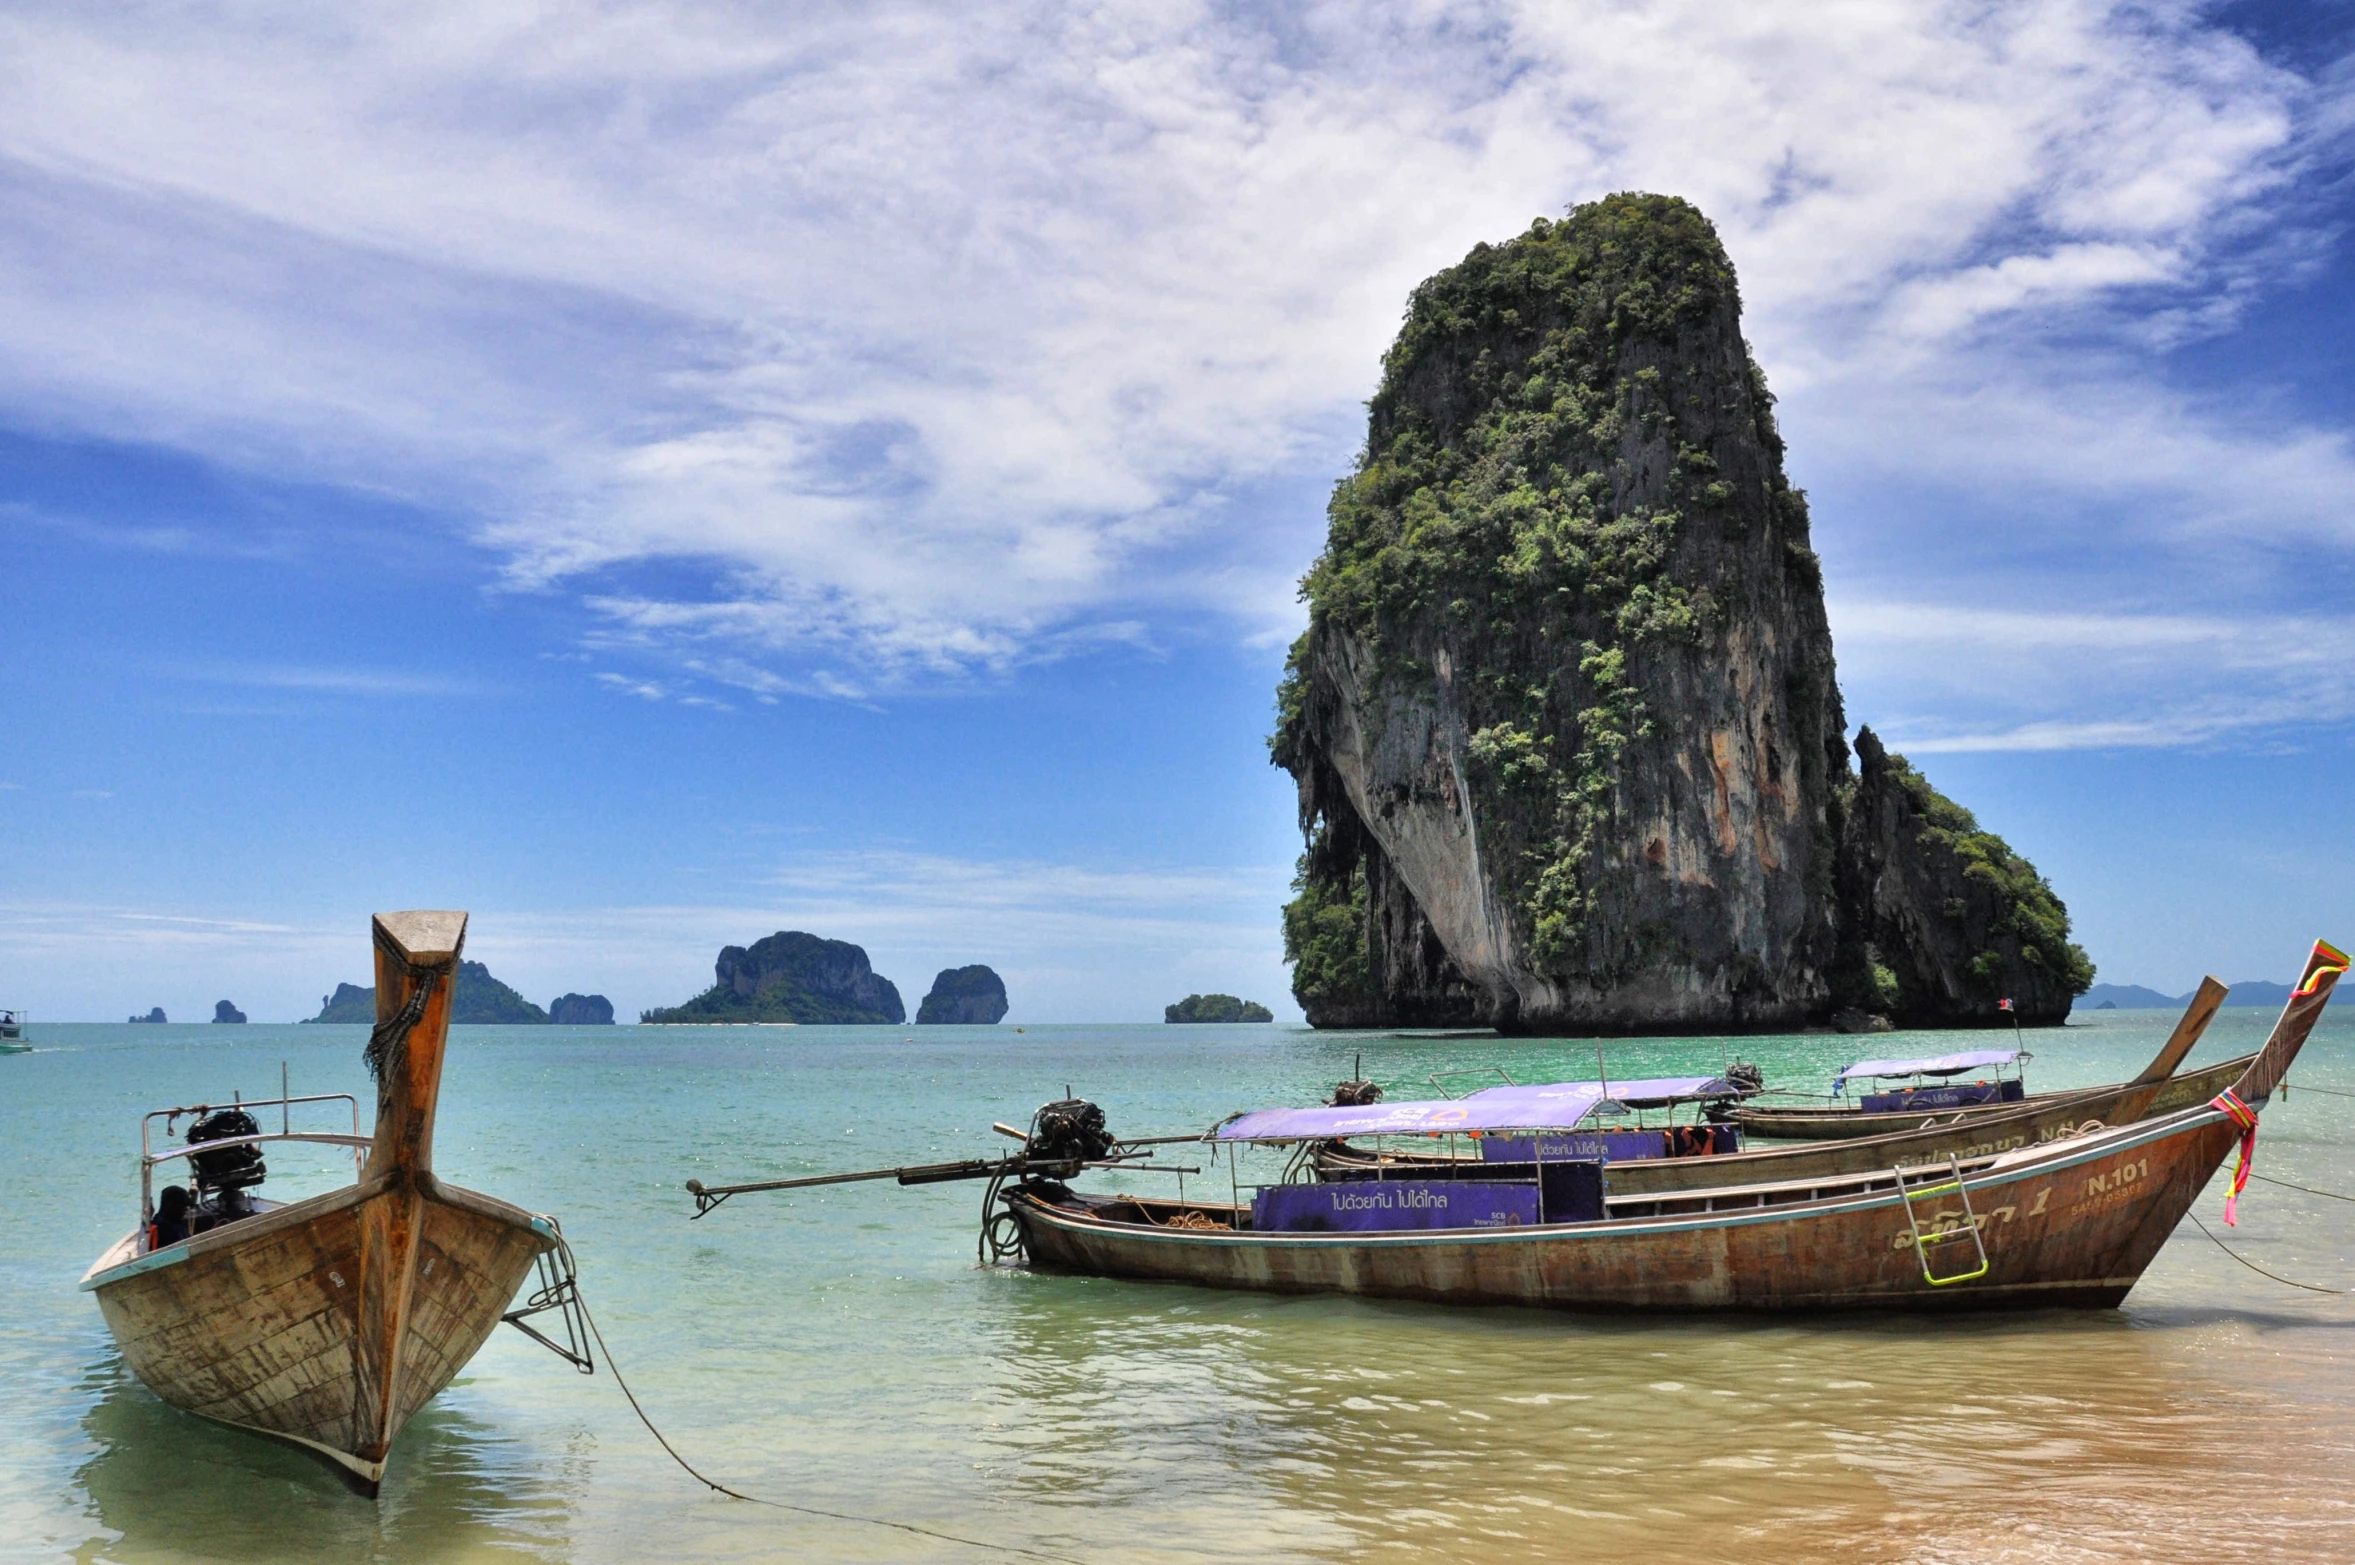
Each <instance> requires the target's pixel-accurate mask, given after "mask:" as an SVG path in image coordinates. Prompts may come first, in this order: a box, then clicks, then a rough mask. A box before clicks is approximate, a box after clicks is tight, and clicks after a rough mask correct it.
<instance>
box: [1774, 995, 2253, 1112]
mask: <svg viewBox="0 0 2355 1565" xmlns="http://www.w3.org/2000/svg"><path fill="white" fill-rule="evenodd" d="M2211 989H2212V990H2213V991H2214V993H2215V995H2216V999H2217V1003H2218V1004H2221V1003H2223V995H2224V992H2225V990H2224V986H2223V985H2222V984H2219V983H2217V982H2216V980H2215V979H2213V978H2210V979H2206V980H2204V981H2203V982H2202V983H2201V985H2200V988H2199V991H2198V993H2196V994H2195V995H2194V996H2193V997H2192V1005H2193V1007H2194V1009H2197V1008H2198V1007H2199V1005H2200V1004H2201V1002H2202V1000H2203V999H2205V998H2206V997H2207V996H2208V994H2209V993H2210V991H2211ZM2197 1038H2198V1034H2196V1033H2195V1034H2193V1035H2192V1036H2191V1038H2189V1039H2185V1038H2183V1037H2182V1034H2181V1031H2180V1030H2178V1032H2177V1034H2176V1037H2175V1038H2172V1039H2170V1040H2169V1047H2168V1048H2165V1049H2161V1050H2160V1051H2159V1056H2158V1058H2156V1059H2154V1060H2152V1061H2151V1063H2150V1064H2149V1065H2147V1066H2145V1067H2144V1068H2143V1072H2142V1074H2141V1075H2139V1076H2137V1077H2135V1078H2134V1079H2133V1080H2132V1081H2124V1082H2119V1083H2117V1084H2116V1085H2115V1086H2109V1087H2087V1088H2080V1089H2077V1090H2075V1091H2071V1092H2039V1093H2030V1092H2028V1091H2027V1090H2026V1087H2025V1084H2024V1083H2023V1081H2022V1079H2021V1076H2020V1074H2019V1071H2018V1062H2020V1061H2022V1060H2026V1059H2027V1058H2029V1056H2028V1054H2027V1053H2026V1052H2025V1051H2024V1050H2017V1049H1984V1050H1976V1051H1973V1052H1970V1053H1967V1054H1949V1055H1941V1056H1938V1057H1935V1058H1930V1059H1919V1060H1859V1061H1858V1062H1857V1063H1855V1064H1854V1065H1851V1066H1849V1067H1848V1068H1847V1069H1845V1070H1843V1071H1841V1072H1840V1073H1839V1075H1837V1076H1835V1077H1833V1078H1832V1090H1833V1092H1834V1093H1839V1092H1841V1091H1843V1090H1844V1089H1845V1087H1846V1086H1847V1084H1848V1083H1850V1082H1852V1081H1868V1080H1884V1081H1885V1080H1897V1079H1903V1078H1908V1077H1910V1078H1913V1079H1914V1083H1915V1084H1914V1085H1909V1086H1904V1087H1898V1088H1894V1089H1892V1090H1890V1091H1887V1092H1866V1093H1862V1094H1860V1095H1859V1098H1858V1100H1857V1101H1856V1102H1854V1103H1850V1104H1809V1105H1804V1106H1802V1105H1797V1104H1793V1105H1781V1104H1763V1103H1745V1104H1743V1105H1742V1106H1741V1107H1740V1108H1738V1109H1736V1110H1735V1111H1734V1116H1733V1120H1734V1123H1735V1124H1736V1125H1738V1126H1740V1127H1741V1129H1742V1133H1743V1134H1744V1135H1748V1136H1757V1137H1760V1138H1761V1139H1771V1140H1776V1141H1842V1140H1847V1139H1850V1138H1853V1137H1859V1136H1882V1135H1887V1134H1888V1133H1889V1132H1891V1131H1896V1130H1911V1129H1913V1128H1914V1127H1915V1126H1917V1125H1920V1124H1923V1123H1924V1122H1925V1117H1926V1116H1930V1115H1935V1116H1937V1117H1938V1118H1939V1119H1941V1120H1946V1121H1952V1120H1954V1119H1956V1118H1957V1117H1960V1118H1964V1119H1969V1118H1974V1117H1977V1116H1979V1115H1985V1114H2001V1113H2004V1112H2006V1111H2007V1110H2013V1109H2018V1108H2020V1107H2021V1106H2022V1105H2024V1104H2032V1105H2037V1106H2041V1107H2045V1108H2058V1107H2060V1106H2061V1105H2062V1104H2065V1103H2067V1102H2069V1101H2070V1100H2072V1099H2078V1098H2086V1097H2089V1096H2091V1095H2094V1094H2101V1093H2111V1094H2115V1093H2121V1092H2126V1091H2130V1090H2132V1089H2134V1088H2138V1087H2146V1086H2148V1085H2150V1084H2151V1083H2152V1082H2154V1081H2165V1080H2166V1079H2167V1078H2168V1077H2170V1076H2172V1075H2173V1074H2174V1073H2175V1067H2176V1066H2178V1065H2180V1064H2182V1063H2183V1057H2184V1055H2186V1054H2188V1053H2190V1052H2191V1045H2192V1043H2193V1042H2195V1041H2197ZM2178 1042H2180V1043H2181V1047H2180V1048H2176V1047H2174V1046H2175V1044H2177V1043H2178ZM2005 1065H2011V1066H2013V1067H2014V1070H2013V1074H2012V1075H2010V1076H2008V1077H2007V1076H2004V1075H2003V1073H2002V1072H2003V1067H2004V1066H2005ZM1973 1071H1982V1072H1987V1073H1989V1074H1988V1076H1987V1078H1986V1079H1983V1080H1980V1081H1973V1082H1958V1081H1955V1080H1953V1078H1954V1077H1956V1076H1960V1075H1963V1074H1965V1073H1969V1072H1973ZM1925 1078H1930V1079H1931V1080H1925ZM2223 1085H2225V1086H2229V1085H2230V1082H2226V1083H2224V1084H2223ZM2218 1090H2222V1089H2221V1087H2220V1088H2219V1089H2218ZM2181 1106H2182V1105H2181V1104H2177V1103H2173V1102H2171V1101H2167V1100H2165V1099H2162V1100H2161V1104H2160V1105H2159V1107H2158V1108H2157V1109H2156V1110H2155V1111H2156V1112H2164V1111H2165V1109H2167V1108H2176V1107H2181Z"/></svg>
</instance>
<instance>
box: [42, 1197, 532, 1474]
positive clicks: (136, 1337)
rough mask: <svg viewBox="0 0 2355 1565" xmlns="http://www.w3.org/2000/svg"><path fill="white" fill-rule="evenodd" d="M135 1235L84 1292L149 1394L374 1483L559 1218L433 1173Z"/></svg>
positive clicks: (94, 1271) (96, 1270) (487, 1330)
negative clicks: (178, 1240)
mask: <svg viewBox="0 0 2355 1565" xmlns="http://www.w3.org/2000/svg"><path fill="white" fill-rule="evenodd" d="M135 1239H136V1236H135V1235H134V1236H131V1237H129V1238H126V1239H125V1240H124V1241H123V1242H122V1243H121V1244H119V1245H117V1246H116V1247H115V1249H114V1250H113V1251H110V1252H109V1253H108V1254H107V1255H106V1256H104V1257H101V1258H100V1260H99V1262H98V1264H97V1265H96V1266H94V1267H92V1268H91V1271H90V1274H89V1276H87V1277H86V1278H84V1279H83V1282H82V1286H83V1287H84V1288H85V1289H87V1290H89V1291H92V1292H95V1293H96V1294H97V1295H98V1307H99V1309H100V1310H101V1311H102V1312H103V1313H104V1315H105V1317H106V1324H107V1327H108V1329H109V1330H111V1331H112V1332H113V1333H114V1338H115V1341H116V1343H117V1344H119V1345H120V1347H121V1348H122V1353H123V1359H124V1361H125V1362H126V1363H128V1364H129V1365H130V1367H131V1369H132V1372H133V1373H135V1374H137V1375H138V1377H139V1378H140V1379H141V1380H142V1381H144V1382H146V1384H147V1386H148V1387H149V1389H151V1390H153V1391H154V1392H155V1394H156V1395H157V1396H159V1397H162V1398H163V1399H164V1400H165V1401H166V1402H169V1403H171V1404H172V1405H173V1406H175V1407H181V1408H185V1409H187V1410H188V1411H189V1412H192V1413H200V1414H202V1415H204V1416H205V1417H207V1418H214V1419H219V1420H220V1421H222V1422H223V1423H227V1424H234V1425H236V1426H238V1427H239V1428H243V1429H251V1430H255V1431H258V1432H260V1433H262V1434H267V1435H276V1436H279V1437H280V1438H282V1439H286V1440H291V1441H294V1442H296V1443H298V1444H300V1445H303V1446H306V1447H309V1448H310V1449H311V1450H313V1451H317V1452H319V1453H321V1454H322V1455H325V1456H327V1457H329V1458H331V1459H332V1460H333V1461H334V1462H335V1463H336V1464H337V1465H338V1466H340V1467H342V1468H343V1469H344V1470H345V1471H347V1472H348V1473H349V1474H350V1475H351V1476H352V1478H353V1479H354V1480H355V1481H356V1482H357V1483H358V1484H359V1485H360V1486H362V1487H363V1488H366V1489H369V1490H371V1491H372V1490H373V1489H374V1487H375V1485H376V1483H377V1482H378V1481H379V1480H380V1479H381V1478H382V1477H383V1475H384V1463H385V1458H386V1455H387V1454H388V1453H389V1452H390V1450H391V1448H392V1443H393V1440H394V1438H395V1437H396V1436H398V1435H399V1434H400V1432H401V1427H402V1426H403V1425H404V1424H406V1423H407V1422H408V1420H409V1418H410V1417H411V1415H413V1414H414V1413H415V1412H416V1411H417V1410H418V1409H419V1408H420V1407H423V1406H424V1405H425V1404H426V1403H427V1402H428V1401H430V1400H431V1399H432V1398H433V1397H434V1395H435V1394H436V1393H438V1392H439V1391H441V1389H442V1388H443V1387H445V1386H447V1385H448V1384H449V1383H450V1380H451V1378H452V1377H453V1376H455V1375H456V1374H457V1373H458V1371H459V1370H460V1369H461V1368H463V1367H464V1366H465V1364H466V1362H467V1360H468V1359H470V1358H472V1357H473V1356H474V1354H475V1351H476V1350H477V1349H478V1348H480V1347H481V1346H482V1344H483V1341H484V1339H485V1338H487V1337H488V1336H489V1335H490V1334H491V1332H492V1330H493V1329H494V1328H496V1327H497V1326H498V1324H499V1317H500V1315H501V1313H502V1312H503V1311H505V1310H506V1308H507V1307H508V1303H509V1301H510V1300H512V1299H513V1298H514V1296H515V1292H516V1289H517V1288H518V1287H519V1286H520V1285H521V1284H522V1282H523V1279H524V1278H525V1276H526V1275H527V1274H528V1273H529V1272H530V1270H531V1267H532V1263H533V1261H534V1259H535V1258H536V1257H538V1256H539V1254H540V1253H541V1252H542V1251H544V1250H546V1249H549V1248H550V1247H551V1246H552V1244H553V1242H554V1241H553V1236H552V1234H551V1232H550V1230H549V1228H548V1226H547V1225H546V1224H545V1222H543V1221H541V1220H538V1219H535V1218H533V1217H532V1216H531V1214H529V1213H527V1212H524V1211H522V1210H521V1209H519V1208H516V1207H512V1206H509V1205H507V1204H506V1203H505V1202H503V1201H497V1200H493V1199H492V1198H490V1197H488V1196H483V1195H477V1194H475V1193H474V1192H473V1191H469V1190H460V1189H457V1188H455V1187H452V1186H447V1185H441V1184H438V1183H436V1182H435V1181H434V1180H433V1178H432V1176H431V1175H430V1174H425V1175H418V1176H412V1177H410V1178H408V1179H403V1180H386V1179H374V1180H369V1181H365V1182H363V1183H361V1184H358V1185H354V1186H351V1187H350V1188H347V1189H344V1190H339V1191H335V1192H332V1193H330V1194H328V1195H324V1196H319V1197H316V1198H314V1199H312V1200H308V1201H303V1202H299V1203H296V1204H294V1205H291V1206H285V1207H281V1208H279V1209H278V1210H276V1211H273V1212H270V1213H267V1214H265V1215H263V1216H260V1217H255V1218H250V1219H248V1220H246V1221H245V1222H242V1223H238V1224H235V1225H232V1226H230V1227H227V1228H217V1229H214V1230H213V1231H212V1232H210V1233H205V1234H199V1235H197V1236H196V1237H195V1238H193V1239H190V1240H189V1241H187V1242H186V1243H185V1244H181V1245H173V1246H170V1247H168V1248H166V1249H163V1250H159V1251H156V1252H154V1253H153V1254H150V1255H144V1256H140V1255H136V1254H135V1250H136V1244H135Z"/></svg>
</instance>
